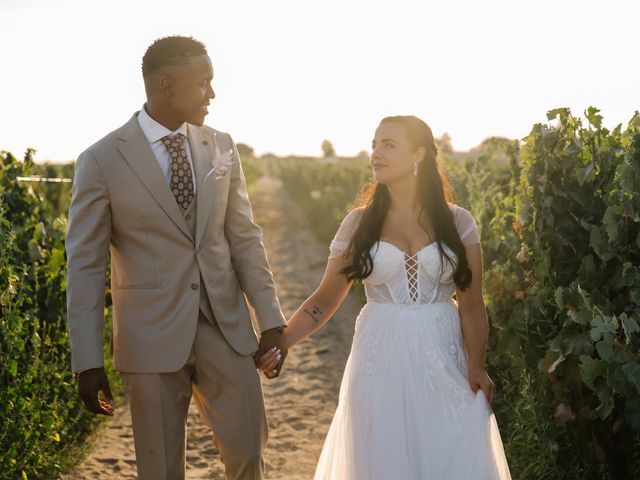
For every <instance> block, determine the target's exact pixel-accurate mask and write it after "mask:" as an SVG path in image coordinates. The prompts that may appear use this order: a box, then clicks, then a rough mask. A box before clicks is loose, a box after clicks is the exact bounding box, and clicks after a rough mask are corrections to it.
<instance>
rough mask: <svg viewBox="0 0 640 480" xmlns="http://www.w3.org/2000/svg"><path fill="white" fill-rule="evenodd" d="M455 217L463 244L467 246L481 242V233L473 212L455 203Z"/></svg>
mask: <svg viewBox="0 0 640 480" xmlns="http://www.w3.org/2000/svg"><path fill="white" fill-rule="evenodd" d="M453 218H454V221H455V224H456V228H457V229H458V234H459V235H460V240H462V244H463V245H464V246H466V247H468V246H469V245H475V244H477V243H480V235H479V234H478V228H477V226H476V222H475V220H474V219H473V216H472V215H471V213H469V211H468V210H465V209H464V208H462V207H459V206H457V205H453Z"/></svg>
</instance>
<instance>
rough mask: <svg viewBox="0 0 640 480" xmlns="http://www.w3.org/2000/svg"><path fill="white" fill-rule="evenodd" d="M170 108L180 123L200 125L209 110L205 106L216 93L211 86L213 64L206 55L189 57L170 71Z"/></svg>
mask: <svg viewBox="0 0 640 480" xmlns="http://www.w3.org/2000/svg"><path fill="white" fill-rule="evenodd" d="M171 78H172V88H171V97H170V103H171V110H172V112H173V113H174V114H175V116H176V120H178V121H179V122H180V123H182V122H187V123H190V124H192V125H197V126H201V125H202V124H203V123H204V117H206V116H207V113H209V110H208V109H207V106H208V105H209V103H210V101H211V100H212V99H214V98H215V96H216V94H215V92H214V91H213V88H212V87H211V81H212V80H213V66H212V65H211V59H210V58H209V56H208V55H199V56H196V57H190V58H189V59H188V61H187V63H185V64H184V65H178V66H176V67H174V69H173V72H172V73H171Z"/></svg>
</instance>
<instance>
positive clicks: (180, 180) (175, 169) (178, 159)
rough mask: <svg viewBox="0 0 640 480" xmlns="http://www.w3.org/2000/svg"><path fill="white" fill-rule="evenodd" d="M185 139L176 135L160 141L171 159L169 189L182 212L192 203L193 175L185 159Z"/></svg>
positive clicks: (180, 135)
mask: <svg viewBox="0 0 640 480" xmlns="http://www.w3.org/2000/svg"><path fill="white" fill-rule="evenodd" d="M186 138H187V137H185V136H184V135H183V134H181V133H178V134H176V135H173V136H171V135H167V136H166V137H162V139H161V140H162V143H164V146H165V147H167V151H168V152H169V156H170V157H171V182H170V184H169V187H170V188H171V192H172V193H173V196H174V197H175V199H176V202H178V205H179V206H180V208H182V209H183V210H186V209H187V208H189V205H191V202H192V201H193V174H192V173H191V165H189V159H188V158H187V150H186V149H185V147H184V141H185V139H186Z"/></svg>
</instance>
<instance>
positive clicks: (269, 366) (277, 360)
mask: <svg viewBox="0 0 640 480" xmlns="http://www.w3.org/2000/svg"><path fill="white" fill-rule="evenodd" d="M265 354H269V355H268V362H266V364H265V362H264V361H262V362H261V361H260V360H261V358H262V357H263V356H265ZM286 357H287V347H286V345H285V342H284V337H283V335H282V328H281V327H276V328H271V329H269V330H265V331H264V332H262V335H261V336H260V345H259V346H258V351H257V352H256V354H255V355H254V356H253V359H254V361H255V362H256V367H258V368H260V367H262V368H260V369H261V370H263V371H264V374H265V376H266V377H267V378H270V379H271V378H276V377H277V376H278V375H280V370H281V369H282V365H283V364H284V359H285V358H286Z"/></svg>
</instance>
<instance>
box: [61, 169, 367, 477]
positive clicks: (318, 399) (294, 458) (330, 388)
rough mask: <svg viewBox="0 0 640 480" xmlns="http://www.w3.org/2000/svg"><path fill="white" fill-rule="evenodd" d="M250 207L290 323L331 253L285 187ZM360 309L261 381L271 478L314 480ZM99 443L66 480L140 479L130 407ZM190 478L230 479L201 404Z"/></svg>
mask: <svg viewBox="0 0 640 480" xmlns="http://www.w3.org/2000/svg"><path fill="white" fill-rule="evenodd" d="M251 202H252V205H253V209H254V215H255V219H256V221H257V223H258V224H260V225H261V226H262V228H263V231H264V243H265V246H266V249H267V253H268V256H269V262H270V264H271V268H272V270H273V274H274V277H275V281H276V285H277V288H278V296H279V298H280V302H281V304H282V308H283V311H284V313H285V316H287V317H289V316H290V315H291V314H292V313H293V312H294V311H295V310H296V309H297V308H298V307H299V306H300V304H301V303H302V302H303V301H304V300H305V299H306V298H307V296H308V295H309V294H311V293H312V292H313V290H314V289H315V287H316V286H317V284H318V282H319V281H320V279H321V278H322V273H323V271H324V266H325V262H326V258H327V254H328V247H327V246H326V245H321V244H320V243H319V242H318V240H316V238H315V237H314V235H313V234H312V233H311V230H310V229H309V226H308V223H307V220H306V218H305V217H304V214H303V212H302V211H301V209H300V208H298V207H297V206H296V205H295V203H293V202H292V201H291V200H290V199H289V198H288V196H287V193H286V191H285V190H284V189H283V188H282V186H281V183H280V181H279V180H277V179H275V178H272V177H263V178H261V179H259V180H258V183H257V185H256V188H255V191H254V193H253V194H252V196H251ZM359 309H360V303H359V300H358V298H357V297H356V295H355V294H353V293H351V294H349V296H348V297H347V299H346V300H345V302H344V304H343V305H342V307H341V308H340V310H339V311H338V312H337V313H336V315H335V316H334V318H333V319H332V320H331V321H330V322H329V323H328V324H327V325H326V326H325V327H324V328H323V329H322V330H321V331H320V332H318V333H317V334H316V335H314V336H313V337H312V338H310V339H308V340H306V341H305V342H303V343H301V344H300V345H298V346H297V347H296V348H294V349H293V350H292V351H291V352H290V353H289V356H288V357H287V361H286V364H285V369H284V371H283V375H282V376H281V377H280V378H278V379H275V380H272V381H269V380H266V379H264V377H263V378H262V384H263V388H264V396H265V401H266V406H267V415H268V418H269V426H270V436H269V445H268V447H267V450H266V454H265V460H266V463H267V478H268V479H273V480H275V479H282V480H302V479H310V478H312V476H313V471H314V468H315V464H316V461H317V459H318V456H319V454H320V450H321V448H322V443H323V440H324V437H325V434H326V432H327V430H328V428H329V423H330V421H331V418H332V416H333V412H334V410H335V405H336V402H337V398H338V389H339V386H340V379H341V377H342V370H343V368H344V363H345V361H346V358H347V355H348V354H349V347H350V345H351V338H352V335H353V323H354V320H355V317H356V315H357V313H358V311H359ZM93 442H94V445H93V448H92V450H91V453H90V454H89V455H88V457H87V458H86V459H85V461H84V462H83V463H82V464H81V465H80V466H79V467H78V468H77V469H76V471H75V472H73V473H71V474H70V475H68V476H66V477H65V479H66V480H68V479H74V480H75V479H87V480H88V479H95V480H100V479H105V480H106V479H109V480H113V479H131V478H136V473H135V455H134V447H133V434H132V431H131V418H130V416H129V409H128V405H120V406H119V408H117V410H116V414H115V415H114V417H113V418H111V419H109V420H108V421H107V422H106V424H105V426H104V427H103V428H102V429H101V430H100V432H99V433H98V434H97V435H96V436H95V438H94V440H93ZM187 479H189V480H192V479H224V468H223V465H222V463H221V462H220V458H219V454H218V451H217V449H216V448H215V447H214V446H213V441H212V434H211V432H210V431H209V430H208V428H207V427H205V426H204V424H203V423H202V422H201V421H200V418H199V417H198V412H197V409H196V407H195V404H194V403H192V404H191V408H190V410H189V419H188V435H187Z"/></svg>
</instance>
